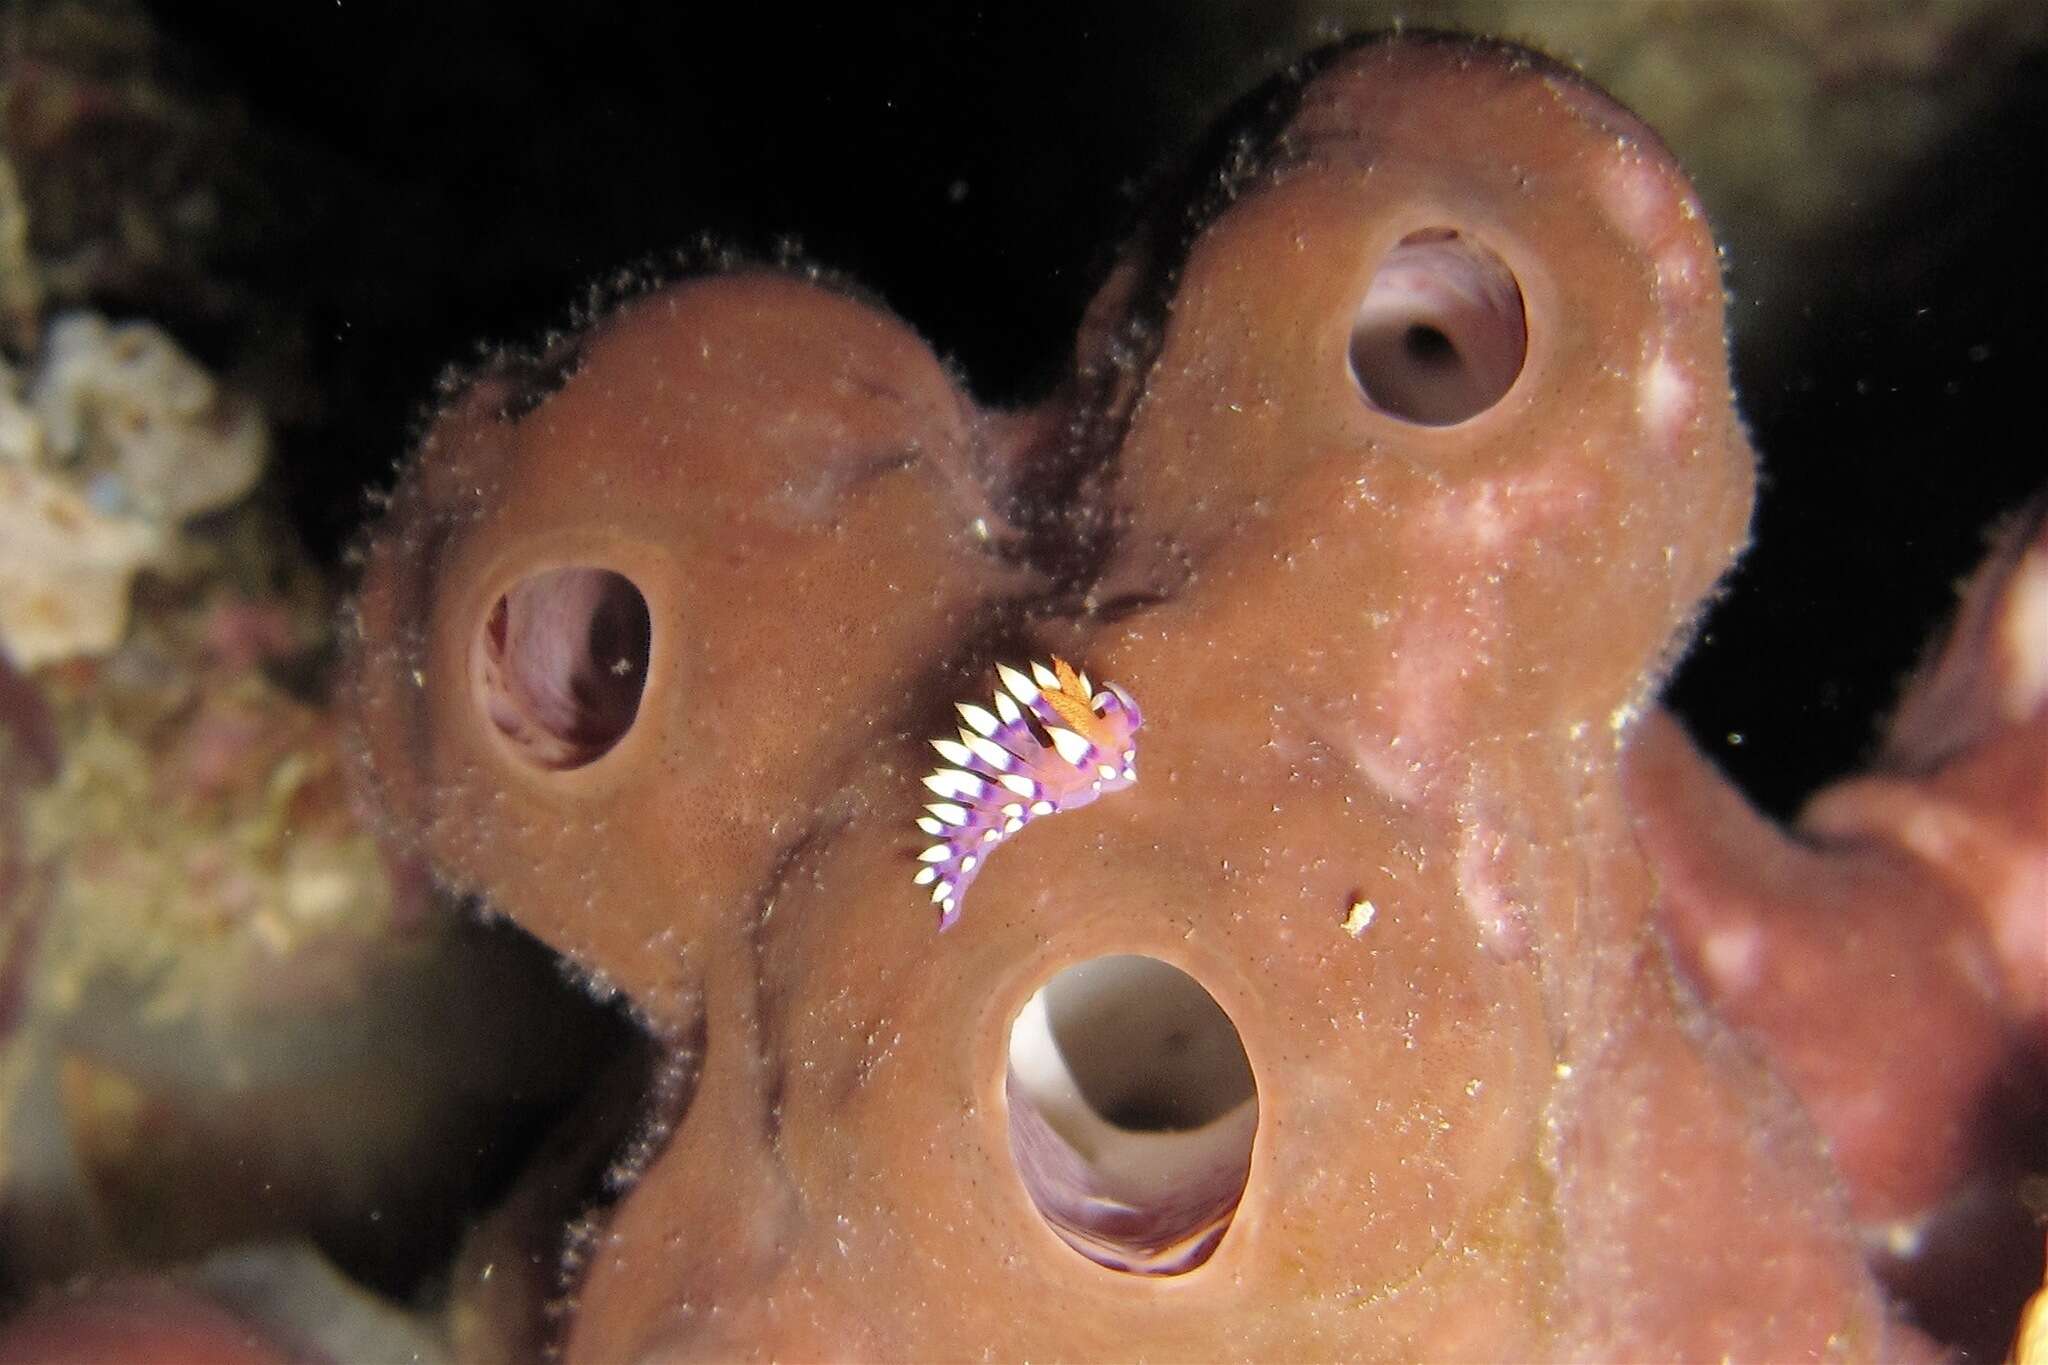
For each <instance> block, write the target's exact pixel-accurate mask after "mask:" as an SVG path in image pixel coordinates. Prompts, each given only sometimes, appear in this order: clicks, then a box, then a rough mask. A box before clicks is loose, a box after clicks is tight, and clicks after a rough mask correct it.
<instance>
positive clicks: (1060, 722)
mask: <svg viewBox="0 0 2048 1365" xmlns="http://www.w3.org/2000/svg"><path fill="white" fill-rule="evenodd" d="M996 672H997V674H998V676H999V677H1000V678H1001V679H1002V686H1000V687H998V688H997V689H996V692H995V710H994V711H990V710H988V709H987V708H986V707H982V706H976V705H974V704H973V703H972V702H961V703H959V704H958V706H957V707H956V708H955V709H956V710H958V711H959V712H960V719H961V720H962V721H964V722H966V723H965V724H963V725H962V726H961V727H960V737H959V738H958V739H957V740H954V739H935V740H933V741H932V747H933V748H934V749H936V750H938V751H939V757H941V758H943V759H945V760H946V766H944V767H941V768H939V769H938V770H937V771H935V772H934V773H932V774H931V776H929V777H927V778H925V780H924V785H925V786H927V787H929V788H930V789H931V790H932V792H933V793H934V794H935V795H937V796H938V797H939V798H940V799H939V800H938V801H935V802H932V803H931V804H929V805H927V806H926V807H925V811H926V814H924V815H921V816H919V817H918V821H917V827H918V828H919V829H921V830H923V831H924V832H925V833H926V834H929V835H931V836H933V837H934V838H936V839H937V840H938V842H937V843H935V844H933V845H931V846H930V847H929V848H927V849H925V850H924V852H922V853H920V854H918V860H919V861H920V862H922V863H923V864H924V866H923V867H921V868H919V869H918V872H917V876H916V878H915V880H916V882H917V884H918V885H919V886H929V887H931V889H932V903H933V904H934V905H936V906H938V907H939V928H941V929H948V928H951V927H952V925H953V922H954V921H955V920H956V919H958V918H959V917H960V905H961V902H962V901H964V900H965V899H966V896H967V887H968V885H969V884H970V883H971V882H973V880H974V878H975V876H976V874H977V873H979V872H980V871H981V868H982V865H983V864H985V863H986V862H987V861H988V858H989V855H990V854H991V853H993V852H995V850H996V847H997V845H999V844H1001V843H1002V842H1003V840H1005V839H1007V838H1009V837H1010V836H1011V835H1013V834H1015V833H1017V832H1018V831H1019V830H1021V829H1023V828H1024V826H1026V825H1028V824H1030V823H1031V822H1032V821H1033V820H1034V819H1036V818H1037V817H1039V816H1041V815H1052V814H1055V813H1057V812H1059V811H1064V810H1074V809H1076V808H1077V807H1080V806H1085V805H1087V804H1088V803H1089V802H1091V801H1093V800H1094V799H1095V798H1096V797H1098V796H1100V795H1102V794H1103V793H1104V792H1113V791H1120V790H1122V789H1123V788H1125V787H1128V786H1130V785H1131V784H1132V783H1133V782H1136V781H1137V780H1138V770H1137V761H1138V751H1137V748H1136V744H1137V733H1138V727H1139V726H1140V725H1142V724H1144V717H1143V716H1142V715H1140V714H1139V711H1138V704H1137V702H1135V701H1133V700H1132V699H1131V694H1130V693H1128V692H1126V691H1124V689H1123V688H1121V687H1118V686H1117V685H1116V684H1115V683H1105V684H1104V685H1103V688H1102V690H1101V691H1099V692H1098V691H1096V690H1095V689H1094V688H1092V687H1091V686H1090V685H1089V683H1088V675H1087V674H1085V673H1076V672H1075V671H1074V670H1073V668H1072V667H1071V666H1069V665H1068V663H1067V661H1066V660H1064V659H1061V658H1059V657H1058V656H1054V658H1053V661H1052V667H1051V668H1047V667H1046V666H1045V665H1044V664H1039V663H1034V664H1032V665H1031V676H1030V677H1026V676H1025V675H1024V674H1023V673H1022V672H1020V671H1018V670H1017V669H1014V668H1011V667H1010V666H1009V665H1008V664H999V665H997V668H996Z"/></svg>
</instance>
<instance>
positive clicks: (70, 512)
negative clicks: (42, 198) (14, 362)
mask: <svg viewBox="0 0 2048 1365" xmlns="http://www.w3.org/2000/svg"><path fill="white" fill-rule="evenodd" d="M268 449H269V434H268V430H267V428H266V427H265V425H264V422H263V419H262V416H261V414H260V413H259V412H258V411H257V409H256V408H255V407H254V405H253V404H250V403H248V402H246V401H242V400H238V399H236V398H235V397H233V396H232V395H230V394H228V393H226V392H225V391H223V390H222V389H221V387H220V386H219V385H218V384H217V383H216V382H215V381H214V379H213V377H212V376H211V375H209V374H208V373H207V372H206V371H205V370H204V369H203V368H201V366H200V365H199V364H198V362H196V361H194V360H193V359H192V358H191V357H190V356H188V355H186V354H185V353H184V352H183V351H182V350H180V349H179V348H178V346H177V343H176V342H174V341H172V340H171V338H170V337H169V336H167V335H165V334H164V332H162V331H161V330H160V329H158V328H156V327H154V326H151V325H150V324H148V323H144V322H130V323H123V324H119V325H112V324H109V323H108V322H107V321H106V320H105V319H104V318H101V317H98V316H97V315H94V314H91V313H68V314H65V315H64V316H62V317H60V318H58V319H57V320H56V321H55V322H54V323H53V324H51V326H50V329H49V331H48V333H47V335H46V337H45V340H44V347H43V351H42V354H41V356H40V357H39V363H38V364H37V365H36V367H35V368H34V371H33V373H32V374H30V375H28V376H25V377H24V376H17V375H16V374H15V373H14V372H13V371H12V370H10V369H8V368H6V367H5V366H0V650H4V651H5V652H6V654H7V656H8V657H9V658H10V659H11V660H12V661H13V662H14V663H15V664H16V665H18V666H20V667H24V668H34V667H36V666H38V665H41V664H47V663H54V662H58V661H61V660H64V659H68V658H75V657H78V656H81V655H86V656H90V655H98V654H105V653H107V652H109V651H111V650H112V649H114V648H115V647H116V646H118V645H119V644H120V642H121V639H122V636H123V635H124V634H125V632H126V630H127V624H128V596H129V590H130V587H131V585H132V584H133V581H134V578H135V575H136V573H137V572H138V571H140V570H141V569H144V568H147V567H150V566H152V565H155V564H161V563H164V562H167V561H168V560H169V559H171V558H172V557H173V552H174V551H175V549H176V547H177V542H178V537H179V528H180V527H181V525H182V524H183V523H184V522H185V521H187V520H189V519H191V518H192V517H195V516H199V515H201V514H203V513H206V512H211V511H215V510H217V509H219V508H222V507H226V506H229V505H231V504H232V503H234V502H236V501H238V500H240V499H241V498H242V497H243V496H244V495H245V494H246V493H247V492H248V491H249V489H250V488H251V487H253V486H254V484H255V482H256V480H257V478H258V477H259V476H260V475H261V474H262V472H263V463H264V460H265V458H266V456H267V454H268Z"/></svg>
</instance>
